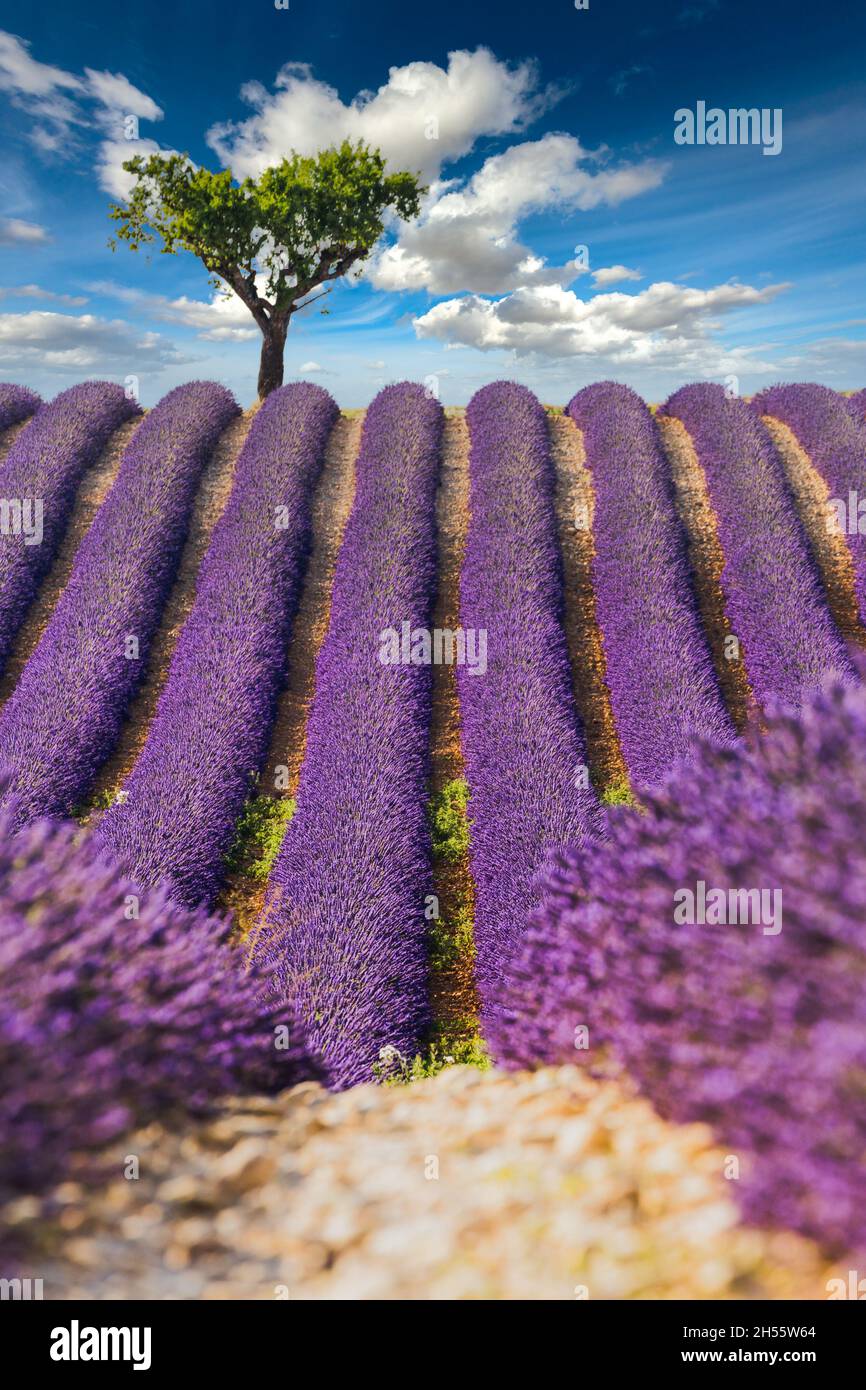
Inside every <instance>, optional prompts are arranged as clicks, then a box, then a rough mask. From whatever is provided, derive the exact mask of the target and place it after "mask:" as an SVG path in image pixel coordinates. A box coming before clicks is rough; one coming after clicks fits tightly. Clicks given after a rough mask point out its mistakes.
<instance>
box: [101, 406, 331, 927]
mask: <svg viewBox="0 0 866 1390" xmlns="http://www.w3.org/2000/svg"><path fill="white" fill-rule="evenodd" d="M337 414H338V411H337V406H336V405H335V403H334V401H333V400H332V399H331V397H330V396H329V395H328V393H327V392H326V391H323V390H322V389H321V388H320V387H318V386H314V385H311V384H301V385H293V386H285V387H282V388H281V389H280V390H278V391H275V392H274V393H273V394H272V395H271V396H269V397H268V400H267V402H266V403H265V405H264V406H263V407H262V408H261V410H260V411H259V412H258V414H257V415H256V417H255V419H254V421H253V424H252V426H251V428H250V431H249V434H248V435H247V438H246V441H245V443H244V446H243V448H242V449H241V452H240V455H239V457H238V460H237V463H236V466H235V474H234V482H233V486H232V491H231V495H230V497H229V500H228V503H227V505H226V509H225V511H224V512H223V514H222V516H221V517H220V519H219V521H218V522H217V525H216V527H215V528H214V533H213V536H212V539H211V543H210V546H209V548H208V551H207V554H206V555H205V558H204V560H203V561H202V565H201V568H200V570H199V573H198V576H197V581H196V593H195V601H194V604H193V607H192V610H191V612H190V615H189V617H188V618H187V621H186V623H185V624H184V627H183V630H182V632H181V635H180V637H179V639H178V643H177V647H176V649H175V652H174V656H173V658H172V662H171V666H170V669H169V673H168V676H167V679H166V683H165V687H164V689H163V692H162V694H161V696H160V700H159V704H158V707H157V710H156V714H155V716H154V719H153V722H152V724H151V726H150V729H149V730H148V734H147V738H146V740H145V743H144V747H143V748H142V750H141V753H140V754H139V756H138V759H137V761H136V763H135V766H134V769H133V772H132V775H131V777H130V778H129V780H128V782H127V784H126V787H125V788H124V791H125V796H124V799H123V800H122V802H121V803H119V804H117V805H115V806H114V807H112V808H111V809H110V810H109V811H108V812H107V813H106V815H105V817H104V818H103V820H102V822H101V824H100V826H99V831H98V833H99V838H100V839H101V841H102V842H103V843H104V844H105V845H106V847H107V848H108V849H110V850H112V851H113V852H114V853H115V854H117V855H118V856H119V857H120V858H121V859H123V861H124V862H125V863H126V864H127V865H128V866H129V868H130V871H131V872H132V873H133V874H134V875H135V876H136V877H137V879H138V880H139V882H141V883H142V884H146V885H148V886H156V885H157V884H159V883H163V884H165V885H166V886H167V887H168V888H169V890H170V892H171V894H172V897H173V898H174V899H175V901H177V902H179V903H183V904H185V905H187V906H189V907H193V906H195V905H196V904H198V903H203V902H207V903H210V902H212V901H213V898H214V896H215V894H216V892H217V889H218V887H219V883H220V875H221V867H222V863H223V859H224V856H225V853H226V850H227V849H228V847H229V845H230V843H231V839H232V835H233V832H234V827H235V824H236V821H237V818H238V815H239V813H240V811H241V808H242V806H243V803H244V799H245V797H246V796H247V794H248V792H249V789H250V786H251V785H252V783H253V782H254V780H255V777H256V775H257V774H258V771H259V768H260V766H261V763H262V760H263V758H264V755H265V752H266V749H267V744H268V739H269V736H270V732H271V729H272V727H273V720H274V715H275V711H276V703H277V696H278V694H279V690H280V685H281V681H282V679H283V677H284V674H285V665H286V653H287V649H288V642H289V635H290V633H291V629H292V624H293V621H294V616H295V612H296V609H297V604H298V599H299V596H300V588H301V579H302V577H303V572H304V565H305V561H306V557H307V553H308V548H309V539H310V503H311V497H312V492H313V489H314V487H315V484H316V482H317V480H318V477H319V473H320V471H321V467H322V462H323V458H324V452H325V444H326V442H327V439H328V436H329V433H330V431H331V428H332V426H333V424H334V421H335V419H336V416H337Z"/></svg>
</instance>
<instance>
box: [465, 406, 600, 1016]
mask: <svg viewBox="0 0 866 1390" xmlns="http://www.w3.org/2000/svg"><path fill="white" fill-rule="evenodd" d="M466 416H467V421H468V424H469V432H470V440H471V452H470V456H469V469H470V498H469V512H470V524H469V534H468V537H467V544H466V554H465V558H464V562H463V570H462V574H461V579H460V593H461V600H460V610H461V612H460V617H461V624H462V626H463V629H464V631H465V632H466V633H467V634H470V633H473V634H478V638H477V643H480V639H481V634H482V633H483V634H484V644H485V648H484V649H485V650H486V663H485V669H483V670H482V669H481V667H480V666H476V667H475V668H474V669H473V667H471V666H470V665H468V664H465V665H463V666H460V667H459V668H458V671H457V679H458V686H459V694H460V716H461V725H462V741H463V752H464V757H465V761H466V775H467V780H468V782H469V786H470V799H469V808H468V809H469V820H470V825H471V833H470V858H471V866H472V874H473V879H474V882H475V948H476V980H477V984H478V989H479V993H480V996H481V1003H482V1013H483V1017H484V1019H485V1020H487V1019H488V1018H490V1017H491V1016H492V1013H493V1012H494V1011H495V1007H496V998H497V994H498V991H499V989H500V986H501V972H502V966H503V963H504V961H505V960H506V959H507V957H508V956H509V955H510V954H511V952H512V951H513V950H514V947H515V945H516V942H517V940H518V939H519V933H520V931H521V929H522V926H523V923H524V922H525V920H526V918H527V916H528V914H529V911H530V908H531V907H532V905H533V903H534V901H535V885H534V879H535V876H536V872H537V870H538V867H539V864H540V862H541V861H542V859H543V857H544V851H545V848H546V847H547V846H549V845H560V844H564V843H567V842H571V841H575V840H580V839H582V838H583V836H584V835H586V834H589V833H592V832H593V831H594V830H597V829H598V827H599V824H600V814H599V810H598V803H597V801H596V799H595V795H594V793H593V791H592V789H591V787H590V785H589V780H588V775H587V759H586V748H585V745H584V739H583V730H582V728H581V725H580V719H579V716H578V714H577V710H576V708H575V704H574V697H573V692H572V683H571V672H570V668H569V661H568V651H567V648H566V642H565V634H564V631H563V627H562V614H563V596H562V584H563V578H562V563H561V560H560V555H559V549H558V544H557V529H556V528H557V523H556V515H555V511H554V502H553V494H554V486H555V478H554V471H553V464H552V462H551V457H550V443H549V439H548V433H547V425H546V420H545V415H544V411H543V409H542V408H541V406H540V405H539V403H538V401H537V400H536V398H535V396H533V394H532V392H531V391H528V390H526V388H525V387H523V386H517V385H514V384H513V383H511V382H497V383H495V384H494V385H491V386H485V387H484V388H483V389H482V390H480V391H478V392H477V393H476V395H475V396H473V398H472V400H471V401H470V403H469V407H468V409H467V412H466Z"/></svg>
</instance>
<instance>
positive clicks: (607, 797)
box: [601, 777, 637, 806]
mask: <svg viewBox="0 0 866 1390" xmlns="http://www.w3.org/2000/svg"><path fill="white" fill-rule="evenodd" d="M601 804H602V805H603V806H636V805H637V800H636V798H635V796H634V793H633V792H632V789H631V787H630V786H629V784H628V782H627V781H626V779H625V778H624V777H620V778H617V780H616V781H615V782H611V784H610V786H609V787H606V788H605V790H604V791H603V792H602V794H601Z"/></svg>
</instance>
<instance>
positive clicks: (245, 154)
mask: <svg viewBox="0 0 866 1390" xmlns="http://www.w3.org/2000/svg"><path fill="white" fill-rule="evenodd" d="M241 96H242V98H243V99H244V101H245V102H246V103H247V104H248V105H249V106H251V107H253V109H254V114H253V115H252V116H250V117H248V119H247V120H245V121H237V122H232V121H227V122H224V123H222V124H218V125H215V126H213V127H212V128H211V130H210V131H209V132H208V143H209V144H210V146H211V148H212V149H214V150H215V151H216V153H217V154H218V155H219V157H220V159H221V160H222V161H223V163H224V164H226V165H230V166H231V168H232V171H233V172H234V173H235V175H237V177H239V178H244V177H246V176H247V175H250V176H252V177H256V176H257V175H258V174H260V173H261V172H262V170H263V169H265V168H267V167H268V165H270V164H276V163H279V161H280V160H281V159H283V158H284V157H285V156H286V155H287V154H288V153H289V152H290V151H291V150H297V151H298V152H299V153H300V154H315V153H316V151H318V150H320V149H322V148H323V146H327V145H333V144H335V143H339V142H340V141H341V140H343V139H350V140H366V141H367V142H368V143H369V144H370V145H373V146H374V147H376V148H378V149H380V150H381V151H382V154H383V155H384V156H385V158H386V159H387V161H388V163H389V165H390V166H391V167H392V168H394V169H409V170H411V171H412V172H413V173H414V172H419V173H421V174H422V176H423V177H424V179H425V180H429V179H435V178H436V177H437V175H438V173H439V171H440V169H441V168H442V166H443V164H445V163H448V162H449V161H452V160H455V159H459V158H461V157H462V156H463V155H465V154H468V153H469V151H470V150H471V149H472V148H473V147H474V145H475V143H476V141H477V140H478V139H479V138H480V137H481V136H483V135H507V134H513V133H515V132H517V131H520V130H523V129H524V128H525V127H526V125H527V124H528V123H529V122H530V121H531V120H533V119H534V118H535V117H536V116H537V115H539V114H540V113H541V112H542V111H543V110H544V109H545V108H546V107H547V106H548V105H549V103H550V102H551V101H552V100H553V99H554V98H555V93H554V92H553V91H552V90H550V89H547V90H544V91H542V90H540V89H539V83H538V72H537V69H536V66H535V64H534V63H531V62H524V63H518V64H508V63H502V62H500V61H499V60H498V59H497V58H496V57H495V56H494V55H493V54H492V53H491V52H490V50H489V49H487V48H478V49H475V51H474V52H471V53H470V52H467V51H466V50H457V51H455V52H453V53H449V55H448V66H447V67H445V68H443V67H440V66H439V65H438V64H436V63H424V62H415V63H406V64H405V65H404V66H402V67H392V68H391V69H390V70H389V73H388V81H387V82H385V83H383V85H382V86H381V87H379V89H378V90H377V91H375V92H360V93H359V94H358V95H357V96H356V97H354V99H353V100H352V101H350V102H344V101H343V100H342V99H341V98H340V96H339V93H338V92H337V91H335V89H334V88H333V87H329V86H328V85H327V84H326V83H324V82H321V81H319V80H318V79H317V78H315V77H314V76H313V74H312V70H311V69H310V67H309V65H308V64H305V63H287V64H286V65H285V66H284V67H283V68H281V69H280V71H279V73H278V74H277V77H276V81H275V83H274V90H273V91H268V89H267V88H266V87H264V86H263V85H262V84H261V83H260V82H248V83H246V84H245V86H244V87H242V89H241Z"/></svg>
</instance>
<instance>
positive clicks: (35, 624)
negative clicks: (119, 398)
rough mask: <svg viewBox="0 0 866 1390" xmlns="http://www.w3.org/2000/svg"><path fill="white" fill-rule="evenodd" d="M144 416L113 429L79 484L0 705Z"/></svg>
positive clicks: (13, 655) (1, 681) (15, 648)
mask: <svg viewBox="0 0 866 1390" xmlns="http://www.w3.org/2000/svg"><path fill="white" fill-rule="evenodd" d="M143 418H144V417H143V416H137V417H136V419H134V420H127V422H126V424H125V425H120V426H119V428H118V429H116V430H115V431H114V433H113V434H112V436H111V438H110V439H109V441H108V443H107V444H106V446H105V448H104V449H103V451H102V453H101V454H100V456H99V458H98V459H97V460H96V462H95V464H94V465H93V467H92V468H89V469H88V470H87V473H86V474H85V476H84V478H83V479H82V481H81V483H80V485H79V488H78V491H77V493H76V494H75V502H74V504H73V508H72V516H71V518H70V521H69V526H68V527H67V530H66V535H65V536H64V538H63V540H62V541H61V543H60V548H59V550H58V552H57V555H56V557H55V560H54V563H53V565H52V566H51V568H50V570H49V571H48V573H47V574H46V576H45V578H44V579H43V581H42V583H41V585H40V587H39V592H38V593H37V595H36V597H35V599H34V600H33V602H32V604H31V605H30V609H29V611H28V613H27V616H26V618H25V620H24V622H23V623H22V624H21V628H20V631H19V632H18V635H17V637H16V639H15V642H14V643H13V645H12V650H11V652H10V653H9V659H8V661H7V662H6V669H5V670H4V672H3V675H2V677H0V707H2V706H3V705H4V704H5V703H6V701H7V700H8V699H9V696H10V695H11V694H12V691H13V690H14V689H15V686H16V685H17V684H18V679H19V677H20V675H21V672H22V671H23V669H24V667H25V665H26V663H27V662H28V661H29V659H30V657H31V655H32V654H33V652H34V650H35V649H36V646H37V644H38V642H39V639H40V637H41V636H42V634H43V632H44V631H45V629H46V627H47V626H48V624H49V622H50V621H51V616H52V614H53V612H54V610H55V608H56V607H57V603H58V600H59V599H60V595H61V594H62V593H63V590H64V589H65V588H66V585H67V584H68V583H69V576H70V574H71V573H72V567H73V565H74V564H75V556H76V555H77V553H78V548H79V546H80V545H81V542H82V541H83V540H84V537H85V536H86V535H87V532H88V531H89V530H90V526H91V523H92V522H93V519H94V517H95V516H96V512H97V510H98V508H99V507H100V505H101V504H102V503H103V502H104V501H105V498H106V497H107V495H108V492H109V489H110V488H111V485H112V483H113V482H114V480H115V478H116V477H117V473H118V470H119V468H120V462H121V459H122V458H123V451H124V449H125V448H126V446H127V444H128V443H129V441H130V439H131V438H132V436H133V435H134V434H135V431H136V430H137V429H138V426H139V425H140V424H141V422H142V419H143ZM27 423H28V422H27V421H24V423H23V424H22V425H15V426H13V429H12V430H11V431H10V432H9V433H14V431H16V430H18V431H20V430H21V429H22V428H23V427H24V425H25V424H27ZM4 442H5V439H4Z"/></svg>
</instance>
